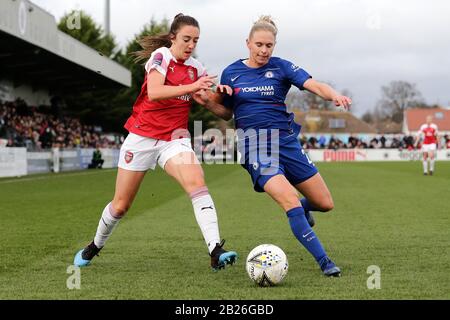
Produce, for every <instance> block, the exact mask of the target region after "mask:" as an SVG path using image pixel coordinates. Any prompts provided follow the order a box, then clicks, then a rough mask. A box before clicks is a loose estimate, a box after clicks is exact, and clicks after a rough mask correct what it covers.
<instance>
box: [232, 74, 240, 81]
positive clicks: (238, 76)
mask: <svg viewBox="0 0 450 320" xmlns="http://www.w3.org/2000/svg"><path fill="white" fill-rule="evenodd" d="M239 77H240V75H239V76H236V77H234V78H231V82H234V80H236V79H237V78H239Z"/></svg>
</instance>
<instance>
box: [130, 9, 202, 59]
mask: <svg viewBox="0 0 450 320" xmlns="http://www.w3.org/2000/svg"><path fill="white" fill-rule="evenodd" d="M183 26H193V27H197V28H199V29H200V26H199V24H198V21H197V20H195V18H193V17H191V16H185V15H184V14H182V13H179V14H177V15H176V16H175V17H174V18H173V21H172V24H171V25H170V30H169V32H168V33H164V34H159V35H155V36H144V37H142V38H141V39H139V40H138V43H139V45H140V46H141V47H142V50H140V51H136V52H133V53H132V54H133V55H134V56H135V57H136V58H135V62H139V61H141V60H146V59H148V58H149V57H150V56H151V54H152V52H153V51H155V50H156V49H158V48H161V47H167V48H170V46H171V45H172V41H171V36H176V35H177V33H178V31H179V30H180V29H181V27H183Z"/></svg>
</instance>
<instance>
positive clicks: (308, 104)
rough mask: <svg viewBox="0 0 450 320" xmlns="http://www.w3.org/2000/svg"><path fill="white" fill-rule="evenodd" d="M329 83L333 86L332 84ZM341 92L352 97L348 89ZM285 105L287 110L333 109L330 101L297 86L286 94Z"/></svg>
mask: <svg viewBox="0 0 450 320" xmlns="http://www.w3.org/2000/svg"><path fill="white" fill-rule="evenodd" d="M328 84H329V83H328ZM329 85H330V86H331V87H333V85H332V84H329ZM341 94H343V95H345V96H347V97H350V98H351V97H352V93H351V92H350V91H349V90H348V89H344V90H342V92H341ZM286 105H287V107H288V110H289V111H307V110H309V109H315V110H334V104H333V103H332V102H330V101H326V100H324V99H322V98H321V97H319V96H318V95H315V94H314V93H311V92H309V91H307V90H304V91H300V90H298V89H297V88H293V89H291V90H290V91H289V93H288V94H287V96H286Z"/></svg>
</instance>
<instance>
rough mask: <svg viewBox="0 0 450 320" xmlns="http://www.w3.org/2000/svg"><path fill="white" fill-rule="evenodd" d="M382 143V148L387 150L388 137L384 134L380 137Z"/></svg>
mask: <svg viewBox="0 0 450 320" xmlns="http://www.w3.org/2000/svg"><path fill="white" fill-rule="evenodd" d="M380 143H381V148H383V149H384V148H386V137H385V136H384V133H382V134H381V137H380Z"/></svg>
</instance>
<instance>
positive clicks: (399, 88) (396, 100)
mask: <svg viewBox="0 0 450 320" xmlns="http://www.w3.org/2000/svg"><path fill="white" fill-rule="evenodd" d="M381 92H382V97H381V99H380V100H379V101H378V105H377V106H378V107H379V109H380V111H381V114H382V115H383V116H384V117H385V118H390V119H392V120H393V121H395V122H397V123H400V122H402V121H403V111H405V110H406V109H408V108H415V107H418V106H421V105H425V102H424V100H423V98H422V94H421V93H420V91H419V90H418V89H417V88H416V85H415V84H414V83H409V82H406V81H392V82H391V83H390V84H389V85H388V86H382V87H381Z"/></svg>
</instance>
